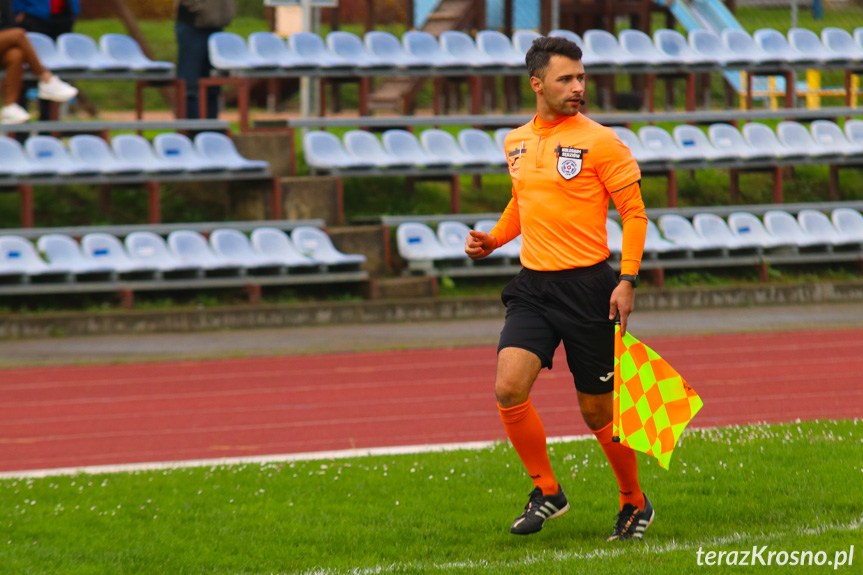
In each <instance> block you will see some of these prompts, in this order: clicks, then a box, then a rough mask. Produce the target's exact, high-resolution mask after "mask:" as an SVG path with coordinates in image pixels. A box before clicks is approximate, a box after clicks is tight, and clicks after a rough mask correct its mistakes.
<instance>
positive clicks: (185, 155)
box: [153, 133, 229, 172]
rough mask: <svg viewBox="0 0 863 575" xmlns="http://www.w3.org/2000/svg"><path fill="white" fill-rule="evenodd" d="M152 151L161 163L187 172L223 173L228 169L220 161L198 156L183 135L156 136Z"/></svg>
mask: <svg viewBox="0 0 863 575" xmlns="http://www.w3.org/2000/svg"><path fill="white" fill-rule="evenodd" d="M153 151H154V152H155V153H156V157H157V158H159V159H161V160H162V161H163V162H165V163H170V164H174V165H176V166H178V167H179V166H182V167H183V168H184V169H185V170H187V171H189V172H223V171H225V170H227V169H229V167H228V166H227V165H225V164H224V163H222V162H221V161H216V160H213V159H210V158H208V157H203V156H201V155H200V154H198V152H197V151H196V150H195V146H194V145H193V144H192V141H191V140H190V139H189V138H188V137H187V136H184V135H183V134H174V133H161V134H156V137H155V138H153Z"/></svg>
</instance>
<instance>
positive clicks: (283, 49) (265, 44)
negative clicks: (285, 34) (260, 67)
mask: <svg viewBox="0 0 863 575" xmlns="http://www.w3.org/2000/svg"><path fill="white" fill-rule="evenodd" d="M249 52H251V53H252V55H254V56H256V57H257V58H260V59H262V60H266V61H269V62H274V63H275V64H277V65H278V66H279V67H280V68H285V69H288V70H309V69H313V68H315V66H316V64H315V63H314V62H313V61H312V60H309V59H307V58H301V57H300V56H298V55H297V54H295V53H294V52H293V51H292V50H291V49H290V48H289V47H288V43H287V42H286V41H285V40H283V39H282V38H281V36H279V35H278V34H276V33H274V32H252V33H251V34H249Z"/></svg>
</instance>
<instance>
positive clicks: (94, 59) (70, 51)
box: [57, 32, 131, 72]
mask: <svg viewBox="0 0 863 575" xmlns="http://www.w3.org/2000/svg"><path fill="white" fill-rule="evenodd" d="M57 53H58V54H59V55H60V56H61V57H62V58H64V59H66V60H70V61H72V62H78V63H81V64H86V65H87V69H88V70H101V71H106V72H107V71H124V70H129V69H131V65H130V64H128V63H126V62H121V61H120V60H115V59H114V58H111V57H109V56H106V55H105V54H103V53H102V52H101V51H99V48H98V46H96V41H95V40H93V39H92V38H90V37H89V36H85V35H84V34H76V33H74V32H68V33H66V34H60V36H59V37H58V38H57Z"/></svg>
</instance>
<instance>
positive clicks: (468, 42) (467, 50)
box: [440, 30, 507, 68]
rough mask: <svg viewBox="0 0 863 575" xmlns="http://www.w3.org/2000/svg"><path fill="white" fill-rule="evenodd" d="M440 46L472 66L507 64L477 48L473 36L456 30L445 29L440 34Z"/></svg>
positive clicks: (485, 66) (482, 66)
mask: <svg viewBox="0 0 863 575" xmlns="http://www.w3.org/2000/svg"><path fill="white" fill-rule="evenodd" d="M440 46H441V49H443V50H444V52H448V53H449V54H450V55H451V56H452V57H453V58H455V59H457V60H459V61H461V62H463V63H464V64H466V65H468V66H471V67H472V68H490V67H495V66H502V65H507V64H506V63H503V62H499V61H497V60H495V59H493V58H491V57H490V56H489V55H488V54H486V53H484V52H482V51H480V49H479V48H477V46H476V43H475V42H474V41H473V38H471V37H470V36H468V35H467V34H465V33H464V32H459V31H458V30H447V31H446V32H442V33H441V35H440Z"/></svg>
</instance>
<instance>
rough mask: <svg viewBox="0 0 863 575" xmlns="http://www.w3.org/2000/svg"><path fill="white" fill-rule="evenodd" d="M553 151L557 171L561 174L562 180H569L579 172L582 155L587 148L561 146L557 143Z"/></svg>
mask: <svg viewBox="0 0 863 575" xmlns="http://www.w3.org/2000/svg"><path fill="white" fill-rule="evenodd" d="M555 152H557V173H558V174H560V175H561V176H563V179H564V180H571V179H572V178H574V177H575V176H577V175H578V174H580V173H581V166H582V163H583V156H584V154H585V153H587V150H582V149H579V148H573V147H571V146H570V147H567V148H563V147H561V146H560V145H558V147H557V149H556V150H555Z"/></svg>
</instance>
